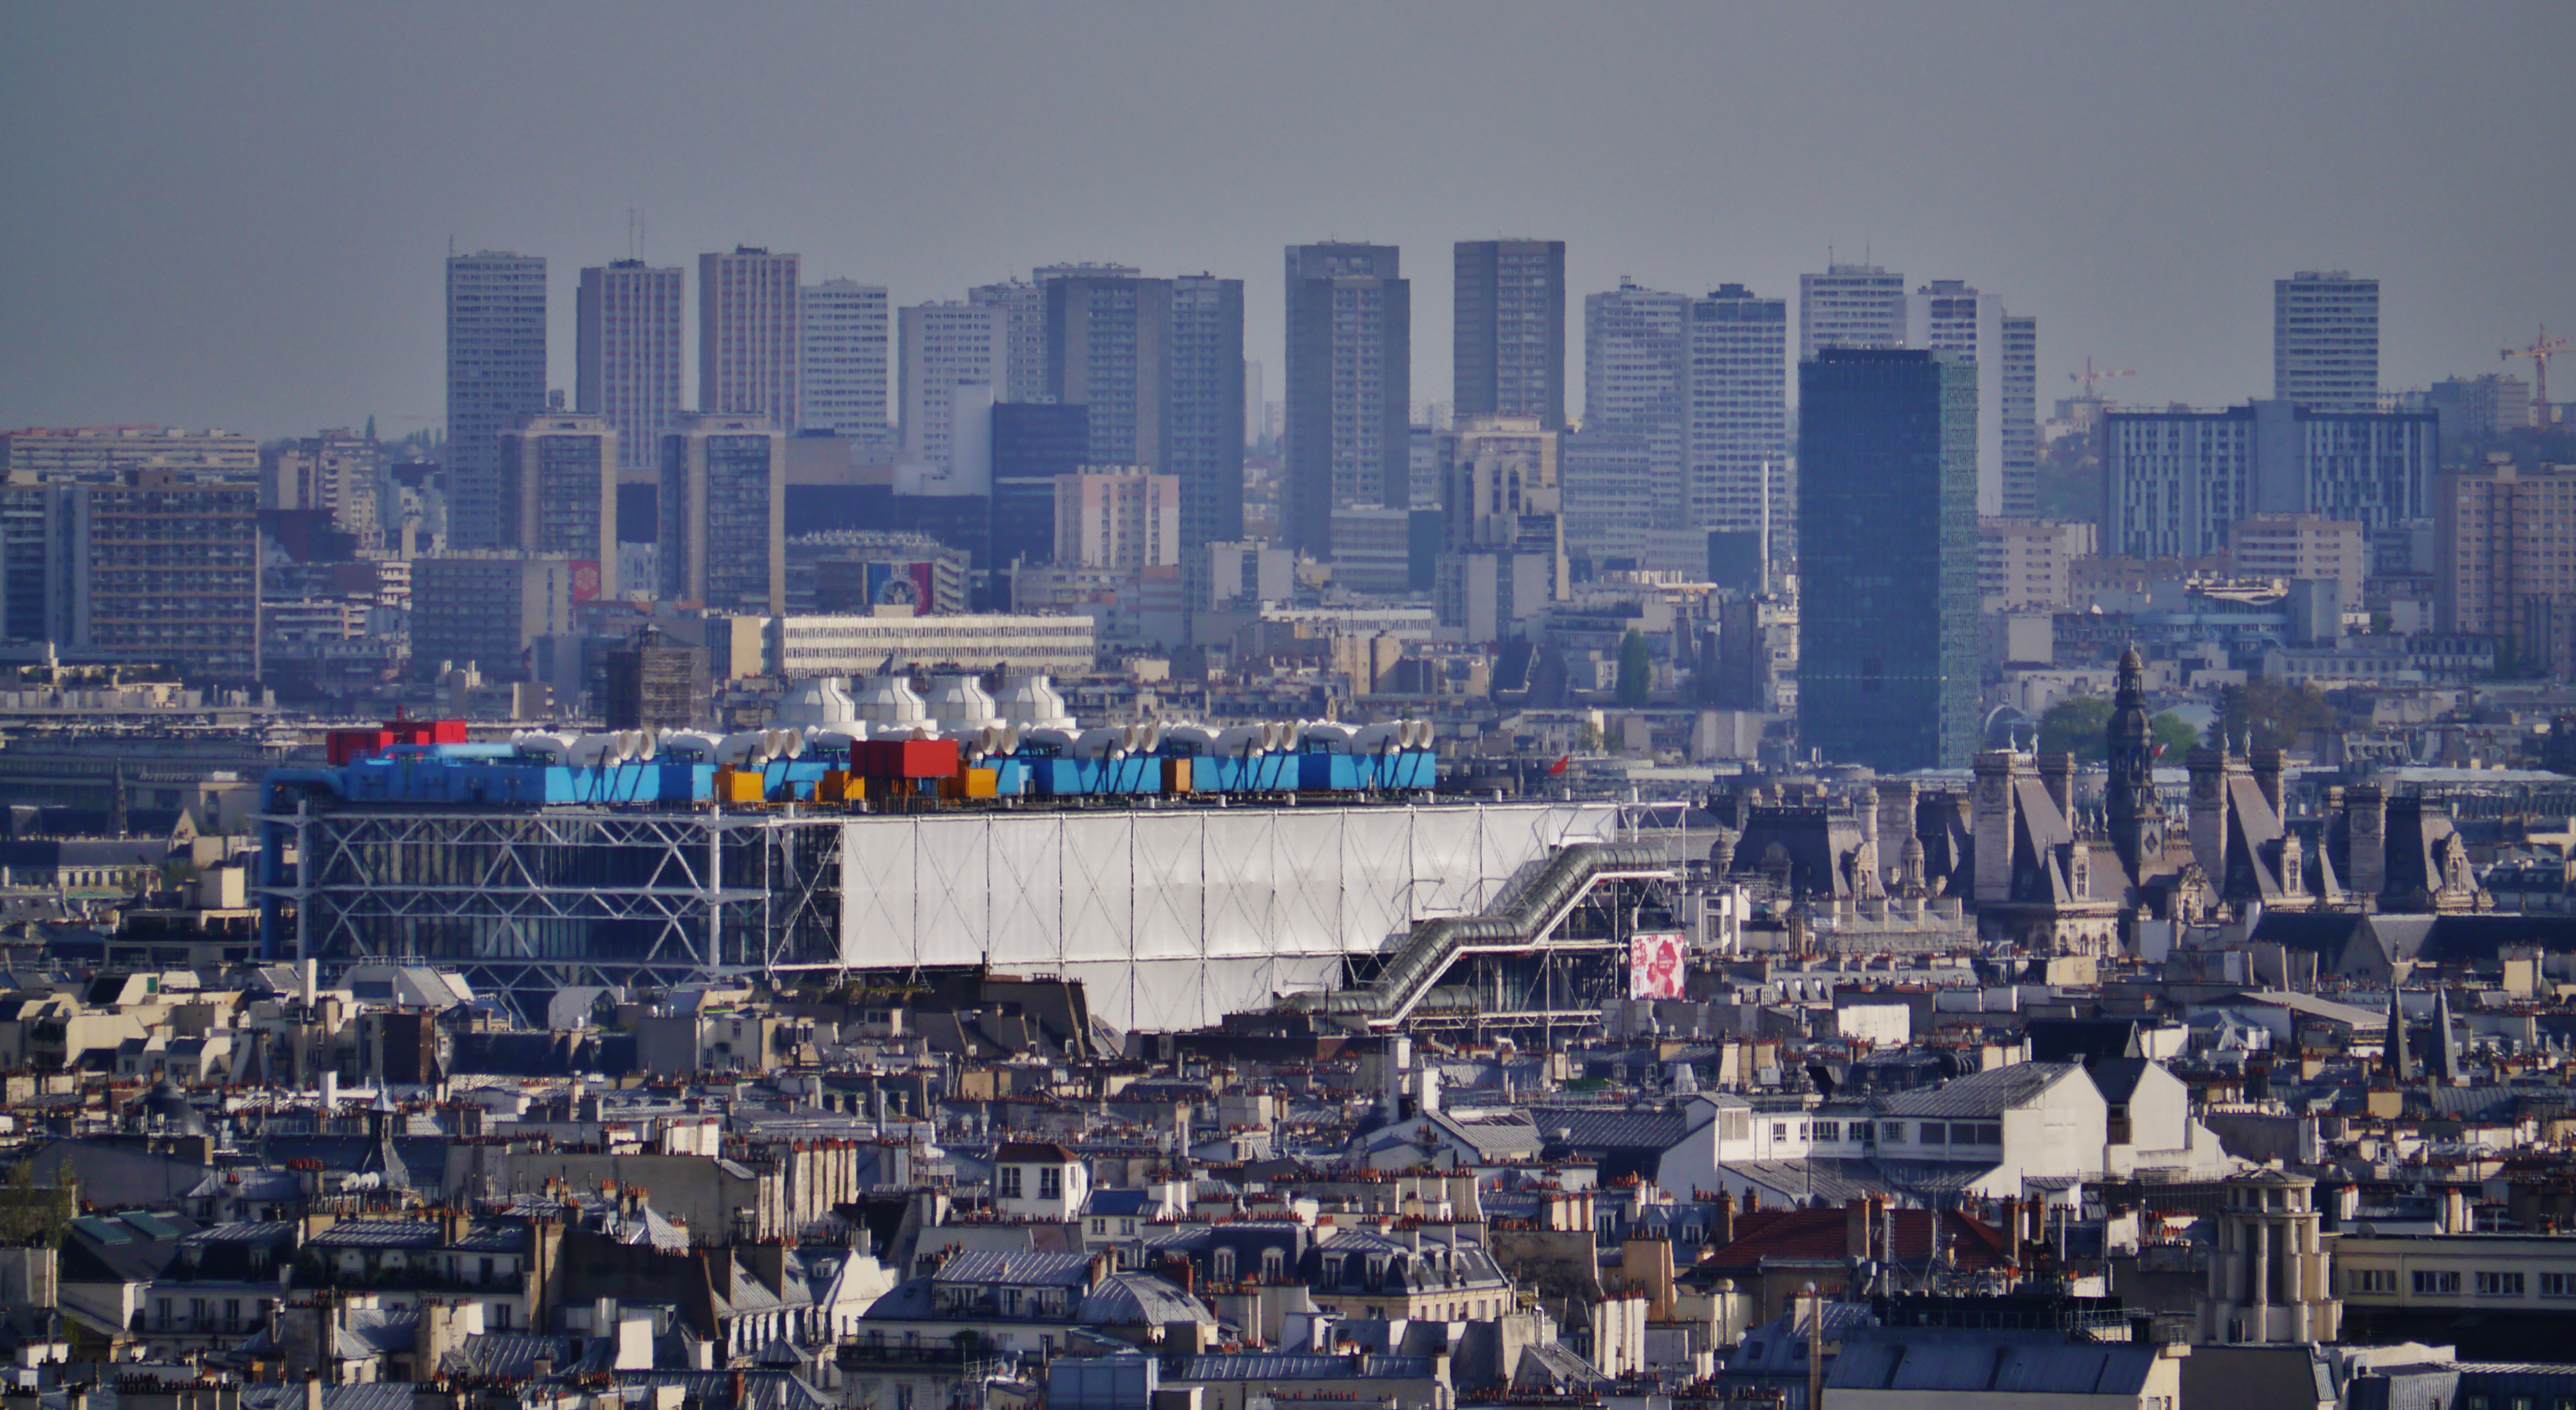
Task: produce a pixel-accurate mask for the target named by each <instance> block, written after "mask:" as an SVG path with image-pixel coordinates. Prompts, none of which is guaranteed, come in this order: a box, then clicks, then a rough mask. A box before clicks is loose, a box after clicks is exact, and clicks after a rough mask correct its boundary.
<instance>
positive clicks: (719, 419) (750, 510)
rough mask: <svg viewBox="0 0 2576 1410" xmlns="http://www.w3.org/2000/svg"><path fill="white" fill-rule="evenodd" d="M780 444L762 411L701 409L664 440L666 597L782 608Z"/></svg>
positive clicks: (726, 608)
mask: <svg viewBox="0 0 2576 1410" xmlns="http://www.w3.org/2000/svg"><path fill="white" fill-rule="evenodd" d="M785 442H786V437H785V436H783V435H781V434H780V433H779V432H778V431H777V430H776V429H775V428H773V427H772V426H771V425H770V423H769V421H768V419H767V418H766V417H759V416H727V415H722V414H716V413H709V412H699V413H695V414H692V415H685V416H682V417H681V418H680V429H679V430H677V431H674V432H673V433H671V434H670V435H668V436H665V437H663V438H662V488H661V494H660V496H659V503H660V509H661V516H662V532H661V566H662V597H663V599H664V600H665V601H672V602H695V603H698V604H700V605H702V606H704V607H705V608H706V609H707V610H708V611H710V612H751V613H770V614H775V613H779V612H784V611H786V610H787V548H786V527H787V516H786V507H787V495H786V486H787V453H786V445H785Z"/></svg>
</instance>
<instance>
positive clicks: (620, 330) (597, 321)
mask: <svg viewBox="0 0 2576 1410" xmlns="http://www.w3.org/2000/svg"><path fill="white" fill-rule="evenodd" d="M683 282H684V275H683V273H682V271H681V269H680V268H679V266H677V265H672V266H670V267H668V268H663V269H655V268H653V267H651V266H649V265H647V264H645V263H644V261H642V260H640V259H622V260H618V261H616V262H615V263H613V264H605V265H594V266H592V267H590V268H588V269H585V270H583V271H582V272H581V292H580V295H579V298H578V301H577V314H576V317H575V320H574V336H573V343H574V347H575V349H576V351H577V354H578V356H577V359H576V367H575V371H574V376H573V407H574V409H575V410H578V411H581V412H583V413H585V414H587V415H591V416H596V417H599V418H600V419H601V420H604V421H606V422H607V423H608V424H609V427H610V428H611V429H613V430H614V431H616V433H617V457H618V465H617V468H618V469H620V470H623V471H631V472H634V473H635V474H638V475H650V474H651V473H652V472H653V471H655V470H656V469H658V468H659V465H658V462H657V459H656V457H657V456H659V455H660V453H661V445H662V437H663V436H664V435H665V434H667V433H669V431H670V429H671V427H672V426H673V425H674V424H676V421H677V418H678V416H679V414H680V320H681V317H682V311H683V309H684V307H685V305H684V303H683V300H684V299H685V298H686V297H687V295H686V293H685V292H684V290H683V288H682V284H683Z"/></svg>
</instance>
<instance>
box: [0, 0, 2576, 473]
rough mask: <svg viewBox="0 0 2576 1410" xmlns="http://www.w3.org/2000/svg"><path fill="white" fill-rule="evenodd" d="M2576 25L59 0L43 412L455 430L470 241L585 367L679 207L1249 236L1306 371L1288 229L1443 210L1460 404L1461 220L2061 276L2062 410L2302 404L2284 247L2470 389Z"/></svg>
mask: <svg viewBox="0 0 2576 1410" xmlns="http://www.w3.org/2000/svg"><path fill="white" fill-rule="evenodd" d="M2571 60H2576V6H2571V5H2568V4H2565V3H2563V2H2560V3H2529V4H2469V5H2446V6H2428V5H2410V6H2393V5H2364V4H2353V3H2320V4H2311V5H2299V6H2285V5H2261V4H2255V5H2247V4H2243V3H2229V4H2174V3H2166V4H2154V5H2128V4H2123V5H2111V4H2100V5H2086V4H2067V3H2048V4H2035V5H1970V4H1962V3H1940V4H1931V3H1925V4H1914V5H1901V6H1900V5H1885V6H1849V5H1818V4H1776V5H1759V6H1736V5H1717V4H1708V3H1677V4H1629V5H1623V4H1569V5H1505V4H1456V5H1436V6H1435V5H1397V6H1383V5H1377V4H1351V5H1332V4H1287V3H1277V4H1268V5H1261V6H1257V7H1231V6H1214V5H1175V6H1158V5H1145V4H1116V5H1112V4H1048V5H1039V6H1025V7H1023V6H998V5H994V6H983V5H967V4H953V3H952V4H939V5H924V6H918V7H900V8H898V7H863V6H853V5H841V4H835V5H817V6H812V7H804V6H787V5H759V4H740V5H689V6H650V5H638V4H605V3H598V4H594V3H570V2H569V0H567V2H566V3H546V4H531V5H509V6H500V5H488V6H487V5H429V6H403V7H390V6H384V7H375V6H364V5H353V6H343V5H328V6H325V5H311V6H302V5H269V6H249V5H167V6H137V5H120V4H96V3H84V4H79V5H69V4H60V5H58V4H47V3H35V2H34V0H22V3H18V4H13V5H9V6H6V7H5V8H0V130H5V132H6V133H7V139H8V140H7V143H6V146H5V149H0V191H5V193H6V194H5V196H4V197H0V334H5V336H0V425H25V424H68V423H86V422H100V421H152V422H165V423H180V424H187V425H206V424H213V425H221V426H227V427H231V428H235V429H240V430H248V431H255V432H258V433H260V434H263V435H280V434H286V433H289V432H297V431H310V430H312V429H315V428H317V427H319V426H322V425H325V424H341V423H352V424H354V423H356V422H358V421H360V420H362V419H363V418H364V417H366V416H367V415H369V414H370V413H373V414H375V415H377V416H378V417H379V418H380V425H381V427H382V428H383V429H384V430H385V431H386V432H387V433H389V434H392V433H399V432H402V431H406V430H410V429H416V428H418V427H420V426H422V425H424V424H427V423H429V422H431V421H434V420H435V419H437V418H438V417H439V416H440V415H441V412H442V391H441V336H442V334H441V310H440V287H441V286H440V265H439V261H440V258H441V256H442V255H444V254H445V252H446V250H447V247H448V242H449V239H450V237H453V239H454V241H455V243H456V247H457V248H458V249H460V250H471V249H476V248H481V247H490V248H505V249H516V250H519V251H521V252H524V253H531V254H542V255H544V256H546V257H547V258H548V260H549V261H550V262H551V266H552V268H551V274H552V293H553V309H554V327H555V331H554V338H553V345H552V349H551V352H552V358H553V362H554V379H553V380H554V382H555V384H556V385H559V386H568V385H569V383H570V380H571V363H572V336H571V312H572V292H573V288H574V284H575V280H576V279H577V277H578V276H577V271H578V270H579V268H580V267H581V266H583V265H585V264H592V263H597V262H600V261H602V260H605V259H610V258H616V257H620V256H622V255H624V254H625V252H626V240H627V233H626V232H627V211H628V210H629V209H630V208H635V209H640V210H642V211H643V212H644V213H645V216H646V220H647V222H648V226H647V254H648V255H649V256H650V257H652V258H653V259H654V260H655V262H657V263H683V262H688V261H690V260H691V259H692V257H694V256H695V255H696V254H697V253H698V252H699V251H702V250H707V249H716V248H728V247H730V246H732V245H733V244H735V243H737V242H741V243H749V244H765V245H768V246H770V247H771V248H774V249H780V250H795V251H799V252H801V253H802V254H803V255H804V256H805V268H806V270H807V272H808V278H809V279H820V278H825V277H832V276H841V275H846V276H851V277H855V278H858V279H861V280H863V281H867V282H871V283H882V284H884V285H886V286H888V287H889V289H890V290H891V291H892V294H893V297H894V299H895V301H896V302H897V303H912V302H919V301H922V300H925V299H931V298H954V297H960V296H962V292H963V290H964V289H965V288H966V286H968V285H969V284H973V283H980V282H985V281H989V280H994V279H999V278H1002V277H1005V276H1008V275H1012V274H1015V273H1016V274H1025V273H1026V271H1027V270H1028V269H1029V268H1030V266H1032V265H1035V264H1041V263H1052V262H1054V261H1058V260H1068V259H1093V260H1123V261H1126V262H1129V263H1133V264H1138V265H1141V266H1143V267H1144V268H1145V269H1146V271H1147V272H1149V273H1155V274H1170V273H1176V272H1191V271H1198V270H1212V271H1214V272H1217V273H1219V274H1224V275H1230V276H1238V277H1241V278H1242V279H1243V280H1244V281H1245V283H1246V297H1247V303H1248V305H1249V310H1250V326H1249V328H1248V329H1247V334H1246V349H1245V351H1246V355H1247V356H1249V357H1251V358H1254V359H1256V360H1259V361H1261V362H1262V363H1264V364H1266V367H1267V373H1268V377H1269V384H1268V385H1269V390H1270V394H1271V395H1272V396H1273V397H1275V396H1277V395H1278V391H1279V386H1280V382H1281V368H1280V358H1281V354H1280V348H1279V341H1280V320H1281V305H1282V295H1281V290H1280V287H1279V286H1280V278H1281V248H1282V247H1283V246H1285V245H1287V244H1290V243H1292V242H1302V241H1308V240H1315V239H1322V238H1327V237H1332V236H1339V237H1344V238H1364V239H1371V240H1377V241H1384V242H1392V243H1396V244H1400V245H1402V246H1403V247H1404V256H1405V265H1406V272H1407V273H1408V274H1410V275H1412V276H1413V278H1414V280H1415V287H1414V309H1415V335H1414V387H1415V395H1416V397H1417V398H1418V399H1425V400H1427V399H1432V398H1437V397H1445V396H1446V395H1447V387H1448V382H1449V247H1450V243H1451V242H1452V241H1454V240H1458V239H1469V238H1479V237H1487V236H1493V235H1531V236H1543V237H1554V238H1562V239H1564V240H1566V241H1567V242H1568V246H1569V250H1568V262H1569V270H1568V273H1569V276H1570V278H1571V280H1572V283H1573V292H1574V294H1575V295H1576V296H1577V297H1578V299H1579V296H1580V295H1581V294H1584V293H1588V292H1594V291H1597V290H1601V289H1605V288H1609V287H1611V286H1613V285H1615V284H1616V282H1617V281H1618V279H1619V277H1620V276H1621V275H1623V274H1626V275H1631V276H1633V277H1635V278H1636V279H1637V280H1639V281H1640V282H1642V283H1648V284H1652V285H1657V286H1661V287H1666V288H1673V289H1684V290H1701V291H1704V290H1706V289H1708V288H1710V287H1713V286H1714V285H1716V284H1718V283H1720V282H1724V281H1741V282H1745V283H1749V284H1751V285H1753V286H1754V288H1755V289H1756V290H1758V291H1760V292H1762V293H1766V294H1783V295H1794V294H1795V292H1796V284H1797V276H1798V274H1799V273H1800V272H1801V271H1803V270H1810V269H1815V268H1818V267H1821V265H1822V263H1823V261H1824V259H1825V250H1826V247H1827V245H1828V244H1831V245H1833V246H1834V247H1835V248H1836V249H1837V251H1838V252H1840V253H1842V254H1843V255H1844V256H1845V257H1847V258H1848V257H1856V256H1858V255H1859V253H1860V252H1861V250H1862V248H1863V247H1864V246H1865V245H1866V246H1867V247H1868V248H1869V249H1870V251H1871V252H1872V254H1873V255H1874V257H1875V258H1876V260H1877V262H1878V263H1880V264H1883V265H1885V266H1887V267H1889V268H1891V269H1896V270H1900V271H1902V272H1903V273H1904V274H1905V275H1906V276H1907V277H1908V278H1909V279H1910V280H1913V281H1916V282H1920V281H1923V280H1926V279H1931V278H1936V277H1960V278H1965V279H1968V280H1970V281H1971V282H1973V283H1975V284H1977V285H1978V286H1980V287H1982V288H1985V289H1988V290H1991V291H1994V292H1997V293H1999V294H2001V295H2002V296H2003V297H2004V298H2005V300H2006V301H2007V302H2008V304H2009V305H2010V306H2011V307H2012V309H2013V310H2014V311H2015V312H2024V313H2032V314H2036V315H2037V316H2038V317H2039V319H2040V349H2041V356H2042V364H2041V366H2042V372H2041V379H2042V380H2041V395H2042V397H2043V401H2045V400H2046V399H2048V398H2053V397H2055V396H2059V395H2063V394H2064V393H2065V389H2066V386H2067V383H2066V376H2065V372H2066V369H2067V368H2068V367H2069V366H2070V365H2071V364H2072V363H2074V362H2075V361H2077V360H2079V359H2080V358H2082V357H2083V356H2084V355H2085V354H2088V353H2089V354H2092V355H2094V356H2096V357H2098V358H2101V359H2103V360H2105V361H2106V362H2108V363H2110V364H2112V365H2116V366H2123V367H2132V368H2136V369H2138V371H2139V373H2140V374H2141V375H2139V376H2137V377H2135V378H2132V379H2128V380H2126V381H2124V382H2122V383H2119V384H2117V385H2116V387H2115V391H2116V392H2117V394H2119V395H2121V396H2123V397H2127V398H2136V399H2141V400H2157V401H2162V400H2167V399H2181V400H2188V401H2193V402H2200V403H2218V402H2222V401H2227V400H2231V399H2238V398H2242V397H2244V396H2247V395H2258V394H2265V393H2267V392H2268V390H2269V385H2270V380H2271V362H2270V358H2271V329H2270V295H2271V281H2272V280H2273V279H2274V278H2275V277H2278V276H2280V275H2283V274H2286V273H2289V272H2290V271H2292V270H2295V269H2300V268H2310V267H2342V268H2349V269H2351V270H2353V271H2354V272H2356V273H2367V274H2373V275H2377V276H2378V277H2379V278H2380V279H2381V280H2382V281H2383V292H2382V299H2383V305H2384V314H2383V319H2384V332H2383V348H2384V352H2383V372H2382V375H2383V379H2384V380H2385V381H2386V382H2387V383H2388V384H2389V385H2391V386H2420V385H2422V384H2424V383H2425V382H2428V381H2430V380H2432V379H2433V378H2436V377H2440V376H2446V375H2452V374H2458V373H2475V372H2484V371H2490V370H2493V369H2495V368H2496V367H2497V366H2498V365H2499V364H2498V360H2497V351H2498V349H2500V348H2501V347H2502V346H2504V345H2505V344H2506V343H2507V342H2516V343H2519V342H2523V341H2527V340H2528V339H2529V338H2530V337H2531V336H2532V334H2533V331H2534V327H2535V325H2536V324H2538V323H2540V322H2541V321H2543V320H2547V321H2549V322H2551V323H2552V324H2553V325H2556V326H2560V327H2563V328H2566V329H2568V330H2569V331H2576V264H2571V262H2570V257H2569V256H2570V248H2571V237H2572V236H2576V220H2572V219H2571V217H2576V161H2571V146H2576V85H2571V83H2570V81H2569V65H2570V62H2571ZM691 277H692V280H694V277H695V274H694V270H693V271H692V275H691ZM691 297H692V299H694V297H695V291H694V288H693V289H692V293H691ZM1569 322H1570V323H1577V322H1579V320H1569ZM1567 358H1568V364H1569V366H1570V367H1571V368H1573V369H1575V376H1576V377H1577V378H1578V379H1579V377H1580V364H1581V359H1582V348H1581V340H1580V333H1579V330H1578V331H1575V332H1574V336H1573V338H1572V341H1571V344H1570V346H1569V348H1568V350H1567ZM2562 379H2563V380H2564V381H2565V383H2566V384H2567V385H2568V386H2569V387H2571V388H2576V366H2571V367H2569V368H2568V369H2566V370H2565V371H2564V372H2563V373H2562ZM691 386H692V390H694V381H693V382H692V384H691Z"/></svg>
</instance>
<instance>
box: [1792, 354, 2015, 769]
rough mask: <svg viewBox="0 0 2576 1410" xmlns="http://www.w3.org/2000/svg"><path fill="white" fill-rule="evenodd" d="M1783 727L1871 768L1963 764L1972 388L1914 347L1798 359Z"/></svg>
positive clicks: (1973, 484)
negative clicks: (1788, 680) (1793, 585)
mask: <svg viewBox="0 0 2576 1410" xmlns="http://www.w3.org/2000/svg"><path fill="white" fill-rule="evenodd" d="M1798 372H1799V377H1798V388H1799V408H1800V411H1799V439H1798V460H1799V489H1798V520H1799V523H1798V533H1799V545H1800V559H1799V566H1800V572H1801V575H1802V576H1801V588H1800V593H1799V636H1798V728H1799V737H1800V741H1801V743H1802V744H1804V745H1805V746H1807V747H1809V748H1813V749H1818V750H1821V751H1822V752H1823V754H1824V757H1825V758H1827V759H1828V760H1831V761H1834V762H1839V763H1855V764H1868V765H1870V766H1871V767H1873V768H1876V769H1878V770H1879V771H1881V772H1883V773H1897V772H1904V771H1908V770H1914V769H1930V768H1949V769H1963V768H1966V767H1968V764H1969V762H1970V758H1971V755H1972V754H1973V752H1974V750H1975V747H1976V745H1975V739H1976V724H1977V512H1976V498H1977V383H1976V367H1975V365H1974V364H1973V363H1969V362H1966V361H1963V360H1956V359H1954V358H1953V357H1952V356H1950V355H1949V354H1944V353H1937V352H1931V351H1925V350H1917V349H1903V350H1894V349H1861V348H1829V349H1827V350H1825V351H1824V352H1823V353H1822V354H1820V355H1819V356H1818V357H1817V359H1816V360H1815V361H1812V362H1807V363H1804V364H1801V365H1800V367H1799V369H1798Z"/></svg>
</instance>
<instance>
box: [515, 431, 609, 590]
mask: <svg viewBox="0 0 2576 1410" xmlns="http://www.w3.org/2000/svg"><path fill="white" fill-rule="evenodd" d="M622 458H623V457H622V456H621V455H620V453H619V450H618V438H617V431H616V428H614V427H612V426H610V425H609V424H608V418H606V417H604V416H583V415H578V414H576V413H572V412H564V411H550V412H546V413H544V414H543V415H539V416H531V417H528V418H526V419H525V420H523V421H521V422H520V423H519V424H518V425H516V426H513V427H511V428H510V429H508V430H506V431H503V432H502V433H501V543H500V546H501V547H502V548H505V549H515V550H520V551H524V552H528V553H536V554H545V555H551V556H559V557H564V558H569V559H572V560H574V561H576V562H587V563H589V564H590V565H591V572H592V574H593V575H594V581H593V583H592V584H591V589H590V596H593V597H615V596H617V591H618V583H617V465H618V462H619V460H620V459H622Z"/></svg>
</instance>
